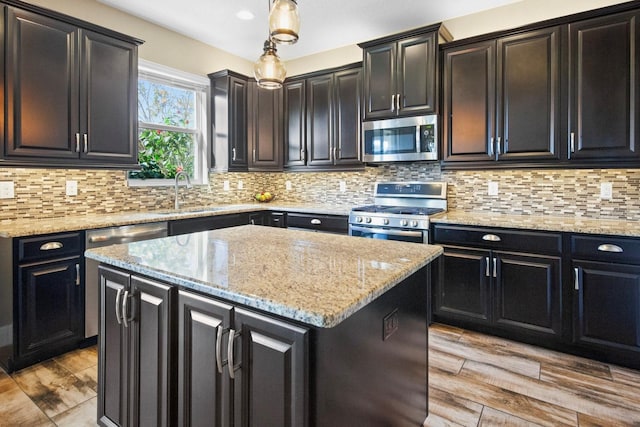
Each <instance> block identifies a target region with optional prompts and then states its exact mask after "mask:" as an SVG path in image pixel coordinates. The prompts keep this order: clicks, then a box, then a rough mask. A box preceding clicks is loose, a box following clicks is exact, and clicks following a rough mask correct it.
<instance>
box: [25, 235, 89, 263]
mask: <svg viewBox="0 0 640 427" xmlns="http://www.w3.org/2000/svg"><path fill="white" fill-rule="evenodd" d="M81 251H82V235H81V233H65V234H48V235H46V236H37V237H29V238H21V239H18V262H24V261H33V260H41V259H48V258H57V257H61V256H68V255H79V254H80V252H81Z"/></svg>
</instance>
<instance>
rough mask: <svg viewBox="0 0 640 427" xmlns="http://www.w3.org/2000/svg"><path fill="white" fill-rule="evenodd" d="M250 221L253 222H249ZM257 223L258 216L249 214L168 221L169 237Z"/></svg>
mask: <svg viewBox="0 0 640 427" xmlns="http://www.w3.org/2000/svg"><path fill="white" fill-rule="evenodd" d="M252 219H253V222H251V220H252ZM257 222H260V221H259V218H258V216H252V215H251V214H249V213H238V214H228V215H213V216H207V217H197V218H187V219H177V220H173V221H169V236H176V235H178V234H187V233H195V232H198V231H206V230H215V229H217V228H226V227H234V226H236V225H245V224H255V223H257Z"/></svg>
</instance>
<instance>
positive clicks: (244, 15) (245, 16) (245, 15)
mask: <svg viewBox="0 0 640 427" xmlns="http://www.w3.org/2000/svg"><path fill="white" fill-rule="evenodd" d="M236 16H237V17H238V19H242V20H243V21H251V20H252V19H253V18H255V16H254V15H253V13H251V11H249V10H241V11H240V12H238V13H236Z"/></svg>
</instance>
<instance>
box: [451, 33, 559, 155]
mask: <svg viewBox="0 0 640 427" xmlns="http://www.w3.org/2000/svg"><path fill="white" fill-rule="evenodd" d="M559 43H560V28H559V27H553V28H548V29H544V30H538V31H531V32H526V33H522V34H518V35H514V36H510V37H503V38H499V39H497V40H488V41H482V42H477V43H474V44H471V45H465V46H459V47H456V48H453V49H447V50H445V53H444V76H443V82H444V102H443V115H444V118H443V120H444V131H443V136H444V138H443V139H444V144H445V154H444V161H445V162H447V161H494V160H532V159H536V160H540V159H559V157H560V154H559V150H558V139H559V134H560V92H559V78H560V65H561V64H560V49H559V46H560V45H559Z"/></svg>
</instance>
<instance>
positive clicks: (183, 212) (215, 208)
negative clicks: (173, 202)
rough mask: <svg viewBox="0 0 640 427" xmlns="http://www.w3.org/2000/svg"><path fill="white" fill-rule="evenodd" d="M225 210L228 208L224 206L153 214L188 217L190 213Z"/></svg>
mask: <svg viewBox="0 0 640 427" xmlns="http://www.w3.org/2000/svg"><path fill="white" fill-rule="evenodd" d="M225 209H228V208H227V207H224V206H219V207H211V208H195V209H178V210H171V211H162V212H153V214H155V215H161V216H169V215H188V214H192V213H206V212H217V211H222V210H225Z"/></svg>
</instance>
